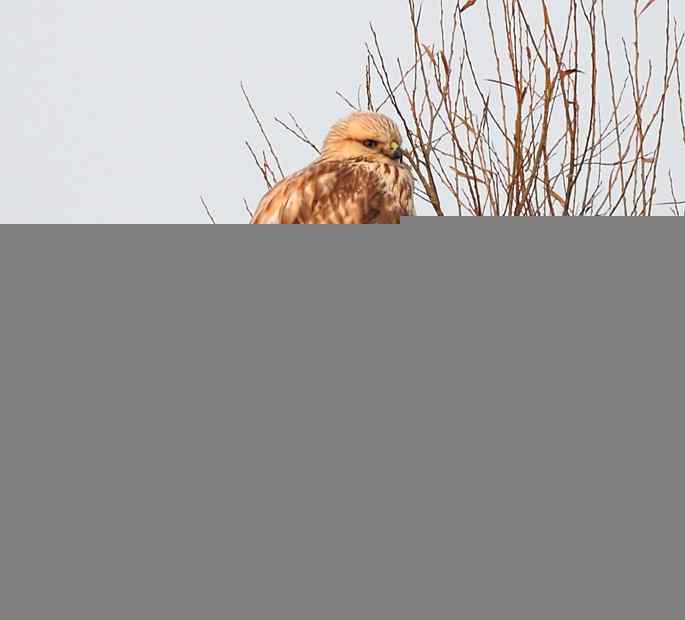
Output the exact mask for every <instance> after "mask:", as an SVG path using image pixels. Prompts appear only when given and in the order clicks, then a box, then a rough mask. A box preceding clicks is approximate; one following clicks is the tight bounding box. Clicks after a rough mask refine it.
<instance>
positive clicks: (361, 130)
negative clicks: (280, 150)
mask: <svg viewBox="0 0 685 620" xmlns="http://www.w3.org/2000/svg"><path fill="white" fill-rule="evenodd" d="M400 144H401V137H400V135H399V131H398V130H397V127H396V126H395V124H394V123H393V122H392V121H390V119H388V118H386V117H384V116H382V115H379V114H371V113H357V114H354V115H352V116H351V117H348V118H347V119H344V120H343V121H340V122H339V123H336V125H334V127H333V128H332V129H331V132H330V133H329V135H328V137H327V139H326V142H325V145H324V150H323V154H322V156H321V158H320V159H318V160H316V161H315V162H313V163H312V164H310V165H309V166H307V167H306V168H304V169H303V170H301V171H299V172H297V173H295V174H293V175H292V176H290V177H288V178H286V179H285V180H283V181H281V182H280V183H278V184H277V185H276V186H275V187H274V188H273V189H271V190H270V191H269V193H268V194H267V195H266V196H264V198H263V199H262V200H261V202H260V203H259V206H258V208H257V211H256V213H255V215H254V217H253V219H252V223H253V224H393V223H399V220H400V217H401V216H405V215H415V212H414V202H413V193H414V184H413V179H412V176H411V172H410V171H409V168H407V166H405V165H404V164H403V163H402V162H401V158H400V157H399V153H401V151H400Z"/></svg>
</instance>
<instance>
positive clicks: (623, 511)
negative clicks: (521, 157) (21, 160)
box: [0, 218, 685, 620]
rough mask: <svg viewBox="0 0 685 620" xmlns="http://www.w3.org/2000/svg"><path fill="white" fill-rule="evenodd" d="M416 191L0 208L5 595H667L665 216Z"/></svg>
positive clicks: (623, 618) (99, 598) (23, 602)
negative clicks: (473, 200)
mask: <svg viewBox="0 0 685 620" xmlns="http://www.w3.org/2000/svg"><path fill="white" fill-rule="evenodd" d="M435 221H436V219H428V218H423V219H422V220H421V221H420V222H419V223H416V224H415V225H412V226H405V227H395V228H382V229H379V228H376V227H357V228H353V229H347V228H344V227H331V228H326V229H325V230H322V231H321V233H320V234H319V235H316V236H312V235H308V234H307V233H306V228H304V227H303V228H299V227H292V228H288V229H278V228H276V227H273V228H268V229H267V230H264V229H257V228H247V229H243V228H240V229H235V228H232V227H221V228H218V227H196V228H192V229H187V230H186V229H174V228H173V227H165V228H154V229H143V228H130V229H121V228H99V229H89V230H87V231H83V232H80V231H77V230H74V229H66V228H62V229H59V230H56V229H50V230H48V229H47V228H34V229H28V228H24V229H16V230H10V229H5V230H4V231H0V288H1V290H2V297H1V300H2V301H1V312H0V404H1V413H0V617H2V618H3V619H4V618H7V619H8V620H43V619H45V620H61V619H65V620H100V619H110V618H111V619H113V620H115V619H116V620H122V619H129V618H130V619H139V618H140V619H142V618H144V619H145V620H152V619H156V618H160V619H164V620H175V619H179V620H187V619H189V618H192V619H198V620H204V619H210V618H211V619H214V618H216V619H219V618H221V619H225V618H231V619H233V618H235V619H236V620H272V619H273V620H290V619H292V620H351V619H360V620H362V619H363V620H366V619H371V620H380V619H385V618H388V619H392V620H405V619H406V620H417V619H419V618H421V619H431V620H432V619H440V620H442V619H445V620H447V619H449V620H453V619H454V618H465V619H468V620H480V619H482V620H500V619H502V620H517V619H521V620H550V619H553V620H557V619H563V620H566V619H568V620H578V619H586V618H587V619H595V618H598V619H602V620H609V619H612V620H613V619H614V618H616V619H620V620H633V619H634V620H644V619H645V618H649V619H650V620H680V619H681V618H682V612H683V609H685V600H684V599H685V590H684V589H683V583H684V582H685V536H684V535H683V523H684V519H683V514H684V513H683V510H684V504H683V490H684V489H683V484H684V482H683V481H684V480H685V475H684V474H685V452H684V451H683V436H684V435H683V433H684V431H685V420H684V416H683V402H684V396H685V394H684V393H683V392H684V391H685V387H684V382H683V367H684V362H685V330H683V320H682V319H683V270H682V265H683V259H684V258H685V257H684V256H683V245H682V238H683V234H682V232H683V231H682V230H680V226H679V225H674V224H672V223H670V222H666V221H665V220H652V221H643V222H639V223H638V222H635V223H633V222H627V221H621V222H617V221H614V222H610V221H607V220H583V221H581V220H574V221H562V220H545V221H540V222H502V221H497V220H490V221H487V222H486V221H476V220H474V219H467V220H459V219H448V220H445V221H443V222H440V225H439V226H434V225H433V224H432V223H433V222H435ZM81 230H82V229H81ZM269 235H272V237H269ZM350 235H352V238H351V237H350ZM351 247H353V251H351V249H350V248H351ZM312 256H315V257H316V260H312Z"/></svg>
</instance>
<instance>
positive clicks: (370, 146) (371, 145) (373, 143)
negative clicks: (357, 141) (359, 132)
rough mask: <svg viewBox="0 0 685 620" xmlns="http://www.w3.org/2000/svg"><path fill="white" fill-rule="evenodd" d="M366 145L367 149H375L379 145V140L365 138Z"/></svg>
mask: <svg viewBox="0 0 685 620" xmlns="http://www.w3.org/2000/svg"><path fill="white" fill-rule="evenodd" d="M364 146H365V147H366V148H367V149H375V148H376V147H377V146H378V142H376V141H375V140H364Z"/></svg>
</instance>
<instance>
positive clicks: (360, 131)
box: [322, 112, 403, 165]
mask: <svg viewBox="0 0 685 620" xmlns="http://www.w3.org/2000/svg"><path fill="white" fill-rule="evenodd" d="M402 154H403V151H402V136H401V135H400V131H399V129H398V127H397V125H396V124H395V123H394V122H393V121H392V120H390V119H389V118H388V117H387V116H384V115H383V114H377V113H375V112H355V113H354V114H351V115H350V116H348V117H347V118H344V119H342V120H340V121H338V122H337V123H336V124H335V125H333V127H332V128H331V130H330V132H329V134H328V136H327V137H326V141H325V143H324V148H323V154H322V159H325V160H337V161H340V160H345V159H359V158H362V159H368V160H372V161H377V162H383V163H394V164H396V165H397V164H401V163H402Z"/></svg>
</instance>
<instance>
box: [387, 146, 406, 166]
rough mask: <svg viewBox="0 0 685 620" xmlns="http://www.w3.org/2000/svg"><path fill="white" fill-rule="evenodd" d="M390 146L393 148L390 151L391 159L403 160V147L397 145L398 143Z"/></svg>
mask: <svg viewBox="0 0 685 620" xmlns="http://www.w3.org/2000/svg"><path fill="white" fill-rule="evenodd" d="M390 148H391V149H392V150H391V151H390V159H394V160H396V161H400V162H401V161H402V157H404V151H402V148H401V147H400V146H399V145H397V144H394V143H393V144H391V145H390Z"/></svg>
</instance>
